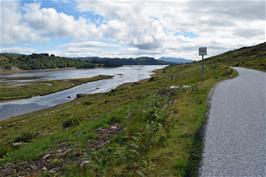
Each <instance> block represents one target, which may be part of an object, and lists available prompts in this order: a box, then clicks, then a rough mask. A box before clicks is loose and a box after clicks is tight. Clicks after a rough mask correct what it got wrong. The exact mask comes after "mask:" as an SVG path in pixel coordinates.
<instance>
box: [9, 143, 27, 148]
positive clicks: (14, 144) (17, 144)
mask: <svg viewBox="0 0 266 177" xmlns="http://www.w3.org/2000/svg"><path fill="white" fill-rule="evenodd" d="M23 144H25V143H23V142H16V143H13V144H12V145H13V146H14V147H20V146H22V145H23Z"/></svg>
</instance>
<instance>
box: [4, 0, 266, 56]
mask: <svg viewBox="0 0 266 177" xmlns="http://www.w3.org/2000/svg"><path fill="white" fill-rule="evenodd" d="M63 1H64V0H63ZM67 3H69V1H67ZM1 4H2V7H1V9H2V12H1V21H2V23H4V24H5V25H1V30H2V32H1V36H2V37H1V43H6V44H12V43H14V45H15V44H16V43H18V42H25V43H26V42H30V41H32V42H36V41H47V44H49V42H50V43H53V39H54V38H65V37H67V38H68V39H70V43H69V44H65V45H63V46H61V47H60V48H59V49H58V50H57V49H56V50H55V49H50V51H54V52H56V53H57V54H62V55H69V56H82V55H85V56H89V55H92V56H96V55H97V56H111V57H115V56H118V57H120V56H121V57H131V56H139V55H148V56H154V57H160V56H176V57H186V58H193V59H199V57H198V56H197V50H198V47H199V46H207V47H208V50H209V52H208V53H209V56H210V55H215V54H218V53H221V52H224V51H226V50H231V49H234V48H238V47H242V46H247V45H254V44H257V43H260V42H264V41H265V24H266V21H265V1H259V0H258V1H240V0H239V1H238V0H235V1H229V0H216V1H196V0H192V1H187V0H184V1H144V2H143V1H127V0H124V1H112V0H108V1H94V0H93V1H84V0H81V1H77V2H76V5H77V6H76V8H77V10H79V11H80V12H81V13H82V14H83V15H84V14H86V13H88V12H89V13H90V14H94V15H100V16H102V17H103V18H104V21H103V22H102V23H100V24H97V25H96V24H94V23H93V20H91V19H89V18H90V16H88V15H87V16H86V15H85V16H83V17H81V16H80V17H78V18H77V17H75V18H74V17H73V16H71V15H69V14H71V12H70V13H69V14H65V13H62V12H58V11H57V10H56V9H54V8H43V7H42V6H41V4H38V3H28V4H27V3H24V5H23V6H22V5H21V4H19V3H16V2H13V3H7V1H5V2H4V3H2V1H1ZM62 5H64V3H63V4H62ZM85 17H86V18H85ZM191 34H194V35H192V36H190V35H191Z"/></svg>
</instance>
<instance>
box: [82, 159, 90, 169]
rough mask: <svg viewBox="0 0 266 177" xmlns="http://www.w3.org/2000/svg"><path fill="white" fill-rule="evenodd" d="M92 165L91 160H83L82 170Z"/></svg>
mask: <svg viewBox="0 0 266 177" xmlns="http://www.w3.org/2000/svg"><path fill="white" fill-rule="evenodd" d="M89 164H90V161H89V160H82V161H81V162H80V168H81V169H84V168H85V167H86V166H88V165H89Z"/></svg>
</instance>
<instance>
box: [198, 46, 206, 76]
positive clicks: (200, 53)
mask: <svg viewBox="0 0 266 177" xmlns="http://www.w3.org/2000/svg"><path fill="white" fill-rule="evenodd" d="M204 55H207V47H200V48H199V56H201V57H202V59H201V80H202V81H203V79H204V66H203V60H204Z"/></svg>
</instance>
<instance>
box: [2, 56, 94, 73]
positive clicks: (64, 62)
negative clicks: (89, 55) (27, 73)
mask: <svg viewBox="0 0 266 177" xmlns="http://www.w3.org/2000/svg"><path fill="white" fill-rule="evenodd" d="M66 67H75V68H93V67H95V65H94V64H92V63H91V62H89V61H82V60H73V59H70V58H66V57H58V56H55V55H49V54H47V53H42V54H36V53H33V54H31V55H22V54H10V53H1V54H0V69H1V70H11V69H13V68H18V69H22V70H33V69H53V68H66Z"/></svg>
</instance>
